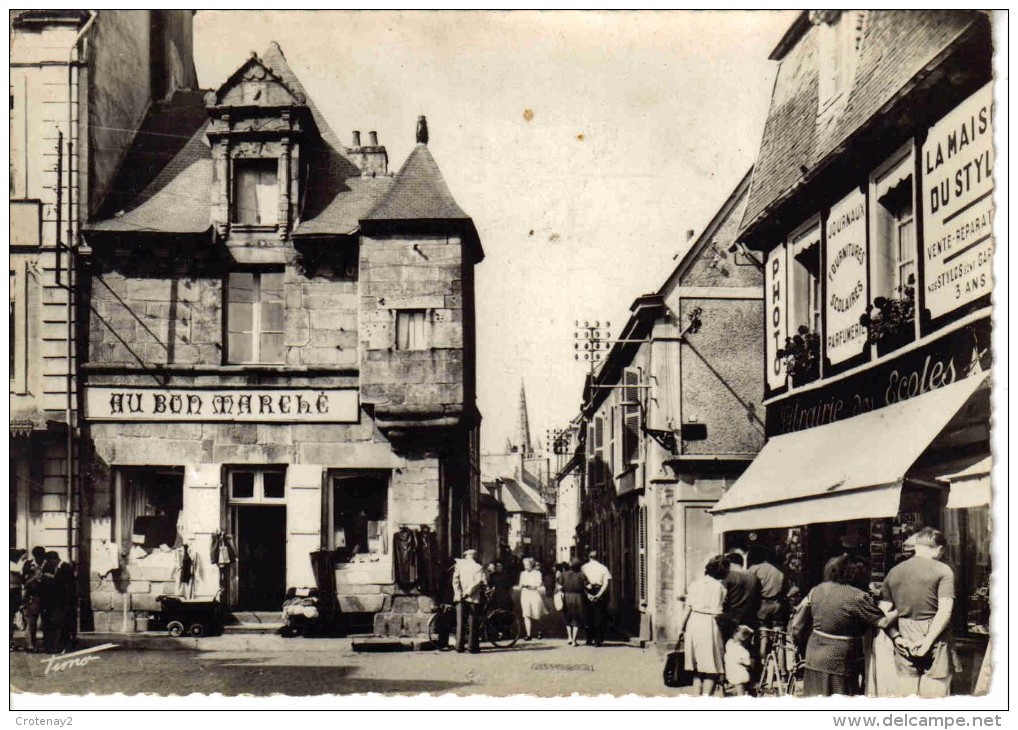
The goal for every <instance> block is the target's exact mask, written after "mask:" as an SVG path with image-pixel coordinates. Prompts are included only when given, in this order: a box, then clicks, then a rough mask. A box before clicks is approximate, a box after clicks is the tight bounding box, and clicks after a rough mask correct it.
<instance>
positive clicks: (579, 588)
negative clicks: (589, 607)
mask: <svg viewBox="0 0 1018 730" xmlns="http://www.w3.org/2000/svg"><path fill="white" fill-rule="evenodd" d="M581 567H582V566H581V564H580V561H579V559H578V558H573V559H572V561H570V563H569V567H568V568H567V569H566V570H563V571H561V572H560V573H559V578H558V580H559V588H560V589H561V591H562V614H563V616H565V620H566V634H567V636H568V638H569V641H568V644H569V645H570V646H576V645H577V639H579V634H580V627H582V626H583V612H584V607H583V593H584V590H583V589H584V584H585V581H584V578H583V573H581V572H580V568H581Z"/></svg>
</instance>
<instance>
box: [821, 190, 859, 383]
mask: <svg viewBox="0 0 1018 730" xmlns="http://www.w3.org/2000/svg"><path fill="white" fill-rule="evenodd" d="M826 261H827V269H826V271H825V272H824V276H825V277H826V279H827V281H826V288H827V289H826V290H827V299H826V307H827V311H826V317H827V328H826V337H825V338H824V340H825V349H826V351H827V359H828V360H830V361H831V363H832V364H837V363H841V362H844V361H845V360H848V359H849V358H851V357H855V356H856V355H858V354H859V353H861V352H862V351H863V348H864V347H865V346H866V328H865V327H863V326H862V325H861V324H860V323H859V318H860V317H861V316H862V315H863V314H865V313H866V306H867V303H868V300H869V292H868V291H867V280H866V269H867V267H868V265H869V264H868V258H867V254H866V195H865V194H864V193H862V192H860V191H858V190H854V191H852V192H851V193H850V194H849V195H848V196H846V197H845V198H842V199H841V200H840V201H839V202H838V203H836V204H835V205H834V206H833V207H832V208H831V214H830V216H829V217H828V218H827V258H826Z"/></svg>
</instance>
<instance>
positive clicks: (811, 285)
mask: <svg viewBox="0 0 1018 730" xmlns="http://www.w3.org/2000/svg"><path fill="white" fill-rule="evenodd" d="M791 243H792V264H791V270H790V272H789V277H790V284H791V291H790V296H791V302H790V304H791V307H790V309H791V319H792V321H791V322H790V323H789V324H790V325H791V326H790V328H789V329H790V331H791V332H793V333H794V332H796V331H798V329H799V327H806V329H808V330H809V331H810V332H820V312H821V311H822V309H823V306H822V305H823V301H822V299H821V296H820V226H819V224H818V223H815V224H813V225H811V226H809V227H808V228H806V229H805V230H801V231H799V232H797V233H796V234H793V236H792V239H791Z"/></svg>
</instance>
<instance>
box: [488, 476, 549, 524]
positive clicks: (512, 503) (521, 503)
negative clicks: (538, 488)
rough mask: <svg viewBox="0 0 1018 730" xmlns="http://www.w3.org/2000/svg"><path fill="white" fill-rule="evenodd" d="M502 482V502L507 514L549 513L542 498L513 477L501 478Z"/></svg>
mask: <svg viewBox="0 0 1018 730" xmlns="http://www.w3.org/2000/svg"><path fill="white" fill-rule="evenodd" d="M499 481H501V482H502V501H503V503H504V504H505V509H506V512H528V513H530V514H537V515H543V514H545V513H546V512H547V510H546V509H545V507H544V505H543V503H542V500H541V496H540V495H539V494H537V493H536V492H534V491H533V490H532V489H530V488H529V487H527V486H525V485H523V484H520V483H519V482H518V481H516V480H515V479H513V478H511V477H499Z"/></svg>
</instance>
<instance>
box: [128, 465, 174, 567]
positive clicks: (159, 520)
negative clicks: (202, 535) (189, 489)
mask: <svg viewBox="0 0 1018 730" xmlns="http://www.w3.org/2000/svg"><path fill="white" fill-rule="evenodd" d="M117 477H118V478H117V481H116V484H117V491H116V507H115V509H116V513H117V515H118V519H117V520H116V527H117V533H116V537H115V542H116V543H117V544H118V545H120V546H121V549H122V550H123V551H124V552H126V553H127V554H128V556H129V558H130V559H132V560H141V559H144V558H146V557H147V556H149V555H151V554H152V553H154V552H160V551H161V552H168V551H169V550H172V549H173V548H175V547H178V546H179V545H180V542H181V540H182V539H183V536H182V535H181V534H180V532H179V530H178V527H177V521H178V517H179V516H180V511H181V510H182V509H183V506H184V473H183V470H182V469H125V470H122V471H120V472H118V474H117Z"/></svg>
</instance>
